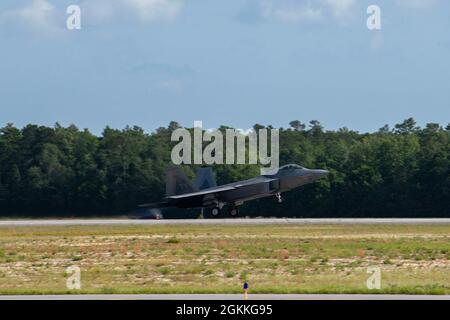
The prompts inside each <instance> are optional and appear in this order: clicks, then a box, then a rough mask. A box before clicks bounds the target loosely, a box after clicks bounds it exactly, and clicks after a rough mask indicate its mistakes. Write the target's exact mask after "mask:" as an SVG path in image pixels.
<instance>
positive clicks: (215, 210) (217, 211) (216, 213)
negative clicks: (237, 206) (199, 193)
mask: <svg viewBox="0 0 450 320" xmlns="http://www.w3.org/2000/svg"><path fill="white" fill-rule="evenodd" d="M211 215H212V216H213V218H217V217H218V216H219V215H220V208H219V207H215V208H212V209H211Z"/></svg>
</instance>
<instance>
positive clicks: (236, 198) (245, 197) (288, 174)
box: [139, 164, 328, 218]
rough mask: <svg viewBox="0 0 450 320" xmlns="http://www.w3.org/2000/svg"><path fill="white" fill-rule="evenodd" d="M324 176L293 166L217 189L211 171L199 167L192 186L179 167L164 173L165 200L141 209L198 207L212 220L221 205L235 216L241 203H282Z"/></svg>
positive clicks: (321, 172)
mask: <svg viewBox="0 0 450 320" xmlns="http://www.w3.org/2000/svg"><path fill="white" fill-rule="evenodd" d="M327 174H328V171H327V170H321V169H307V168H304V167H302V166H299V165H296V164H288V165H285V166H282V167H280V168H279V169H278V170H277V172H276V173H273V174H266V175H261V176H258V177H255V178H252V179H248V180H243V181H237V182H233V183H229V184H225V185H221V186H217V185H216V182H215V179H214V175H213V172H212V168H210V167H209V168H200V169H199V170H198V172H197V176H196V179H195V181H194V182H193V183H191V182H190V181H189V179H188V178H187V177H186V175H185V174H184V172H183V171H181V169H180V168H179V167H176V166H173V167H170V168H169V169H168V170H167V173H166V197H165V198H164V199H163V201H161V202H159V203H152V204H143V205H140V206H139V207H141V208H173V207H174V208H201V209H202V210H203V209H207V210H209V214H210V216H212V217H213V218H217V217H220V216H221V215H222V212H223V208H224V207H225V206H227V207H228V214H229V215H230V216H232V217H236V216H237V215H238V214H239V209H238V208H239V206H241V205H242V204H243V203H244V202H246V201H250V200H255V199H259V198H265V197H271V196H273V197H275V198H276V199H277V201H278V202H279V203H281V202H282V201H283V199H282V196H281V194H282V193H283V192H286V191H288V190H291V189H294V188H297V187H299V186H302V185H305V184H308V183H312V182H314V181H316V180H318V179H320V178H322V177H324V176H326V175H327Z"/></svg>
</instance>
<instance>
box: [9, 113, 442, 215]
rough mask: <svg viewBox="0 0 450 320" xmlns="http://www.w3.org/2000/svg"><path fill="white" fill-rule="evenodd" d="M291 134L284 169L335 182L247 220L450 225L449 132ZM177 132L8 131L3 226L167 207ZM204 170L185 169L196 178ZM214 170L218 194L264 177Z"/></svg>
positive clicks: (272, 204) (285, 135)
mask: <svg viewBox="0 0 450 320" xmlns="http://www.w3.org/2000/svg"><path fill="white" fill-rule="evenodd" d="M289 125H290V127H289V128H280V164H281V165H283V164H287V163H297V164H301V165H303V166H305V167H308V168H323V169H328V170H329V171H330V174H329V176H328V177H327V178H326V179H322V180H320V181H318V182H316V183H314V184H311V185H307V186H305V187H301V188H298V189H296V190H294V191H290V192H288V193H286V194H285V195H284V199H285V202H284V203H283V204H282V205H279V204H277V202H276V201H275V199H272V198H267V199H263V200H258V201H253V202H249V203H247V204H245V205H244V206H243V208H242V209H241V213H242V214H243V215H248V216H285V217H293V216H295V217H450V125H447V127H445V128H444V127H442V126H441V125H439V124H436V123H429V124H427V125H426V126H425V127H424V128H420V127H418V126H417V125H416V122H415V121H414V119H412V118H410V119H407V120H405V121H403V122H402V123H399V124H396V125H395V126H394V127H393V128H389V127H388V126H387V125H386V126H384V127H382V128H381V129H379V130H378V131H377V132H373V133H358V132H356V131H352V130H349V129H347V128H342V129H339V130H337V131H328V130H325V129H324V128H323V127H322V125H321V124H320V122H319V121H311V122H310V123H309V124H308V125H305V124H304V123H302V122H300V121H298V120H296V121H292V122H291V123H290V124H289ZM178 127H179V125H178V124H177V123H176V122H171V123H170V124H169V125H168V127H167V128H163V127H161V128H158V129H157V130H155V131H154V132H151V133H146V132H145V131H144V130H143V129H142V128H140V127H126V128H125V129H123V130H117V129H112V128H109V127H106V128H105V129H104V131H103V133H102V134H101V136H96V135H93V134H92V133H90V132H89V131H88V130H86V129H85V130H79V129H78V128H77V127H76V126H74V125H71V126H69V127H62V126H61V125H59V124H56V125H55V126H54V127H52V128H50V127H45V126H37V125H27V126H25V127H24V128H21V129H20V128H16V127H15V126H13V125H12V124H8V125H6V126H5V127H3V128H1V129H0V216H3V217H5V216H8V217H11V216H17V215H21V216H51V215H58V216H77V215H84V216H87V215H95V216H98V215H108V216H109V215H123V214H126V213H127V212H129V211H130V210H132V209H133V208H135V206H136V205H137V204H140V203H147V202H154V201H158V200H160V198H161V197H163V196H164V191H165V182H164V175H165V169H166V168H167V166H168V165H169V164H170V153H171V148H172V146H173V145H174V144H176V143H175V142H171V141H170V137H171V133H172V132H173V130H175V129H176V128H178ZM263 127H264V126H262V125H255V128H263ZM269 127H270V126H269ZM221 129H225V127H222V128H221ZM195 169H196V167H195V165H191V166H184V170H185V171H186V173H187V174H188V175H189V176H191V177H193V175H194V172H195ZM214 170H215V172H216V178H217V182H218V184H222V183H227V182H232V181H236V180H241V179H244V178H249V177H252V176H256V175H258V174H259V167H257V166H254V165H232V166H230V165H216V166H215V168H214Z"/></svg>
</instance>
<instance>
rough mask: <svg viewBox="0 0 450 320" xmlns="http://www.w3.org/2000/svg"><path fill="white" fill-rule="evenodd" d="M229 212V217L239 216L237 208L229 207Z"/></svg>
mask: <svg viewBox="0 0 450 320" xmlns="http://www.w3.org/2000/svg"><path fill="white" fill-rule="evenodd" d="M229 212H230V216H232V217H236V216H237V215H238V214H239V209H238V208H237V207H231V208H230V211H229Z"/></svg>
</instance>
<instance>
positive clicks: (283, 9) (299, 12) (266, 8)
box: [261, 0, 322, 23]
mask: <svg viewBox="0 0 450 320" xmlns="http://www.w3.org/2000/svg"><path fill="white" fill-rule="evenodd" d="M261 15H262V17H264V18H271V17H273V18H276V19H278V20H281V21H283V22H289V23H301V22H309V21H317V20H320V19H321V18H322V12H321V10H320V9H314V8H312V7H311V6H309V5H305V6H301V7H299V6H275V5H274V3H273V2H272V1H269V0H266V1H263V2H262V3H261Z"/></svg>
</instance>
